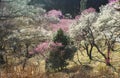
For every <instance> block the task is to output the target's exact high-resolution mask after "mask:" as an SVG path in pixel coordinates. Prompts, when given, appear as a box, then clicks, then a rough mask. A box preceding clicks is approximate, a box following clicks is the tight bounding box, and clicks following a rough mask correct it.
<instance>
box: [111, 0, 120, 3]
mask: <svg viewBox="0 0 120 78" xmlns="http://www.w3.org/2000/svg"><path fill="white" fill-rule="evenodd" d="M117 1H119V0H109V3H111V2H117Z"/></svg>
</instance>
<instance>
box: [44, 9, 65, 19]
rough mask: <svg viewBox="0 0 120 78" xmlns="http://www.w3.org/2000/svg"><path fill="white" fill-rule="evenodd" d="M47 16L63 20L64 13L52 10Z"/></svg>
mask: <svg viewBox="0 0 120 78" xmlns="http://www.w3.org/2000/svg"><path fill="white" fill-rule="evenodd" d="M45 16H47V17H56V18H62V17H63V14H62V12H61V11H60V10H50V11H49V12H48V13H47V14H46V15H45Z"/></svg>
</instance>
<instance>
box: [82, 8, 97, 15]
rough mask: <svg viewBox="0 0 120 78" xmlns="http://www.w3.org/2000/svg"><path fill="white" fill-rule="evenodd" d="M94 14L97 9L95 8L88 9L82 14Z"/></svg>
mask: <svg viewBox="0 0 120 78" xmlns="http://www.w3.org/2000/svg"><path fill="white" fill-rule="evenodd" d="M92 12H95V9H94V8H88V9H86V10H84V11H83V12H82V14H88V13H92Z"/></svg>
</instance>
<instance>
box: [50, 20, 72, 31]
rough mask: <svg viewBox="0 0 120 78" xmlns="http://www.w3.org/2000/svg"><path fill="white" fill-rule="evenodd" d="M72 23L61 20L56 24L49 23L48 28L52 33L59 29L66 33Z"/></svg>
mask: <svg viewBox="0 0 120 78" xmlns="http://www.w3.org/2000/svg"><path fill="white" fill-rule="evenodd" d="M73 22H74V20H72V19H61V20H60V21H59V22H58V23H57V24H53V23H51V24H50V26H51V28H52V31H54V32H55V31H57V30H59V29H62V30H63V31H64V32H67V31H68V29H69V26H70V25H71V24H72V23H73Z"/></svg>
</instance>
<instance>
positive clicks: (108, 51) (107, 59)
mask: <svg viewBox="0 0 120 78" xmlns="http://www.w3.org/2000/svg"><path fill="white" fill-rule="evenodd" d="M106 64H107V65H108V66H110V65H111V64H110V47H109V46H108V50H107V58H106Z"/></svg>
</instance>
